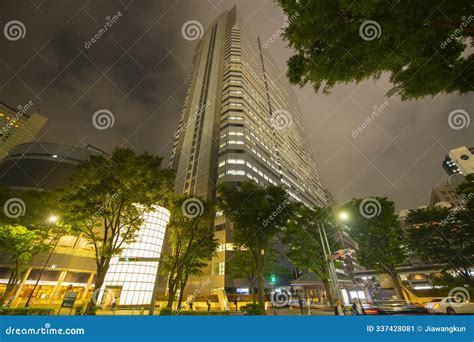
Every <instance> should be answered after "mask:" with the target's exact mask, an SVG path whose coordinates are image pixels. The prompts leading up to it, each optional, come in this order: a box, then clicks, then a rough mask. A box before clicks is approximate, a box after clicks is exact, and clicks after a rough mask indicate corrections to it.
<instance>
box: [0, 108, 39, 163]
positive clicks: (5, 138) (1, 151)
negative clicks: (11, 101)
mask: <svg viewBox="0 0 474 342" xmlns="http://www.w3.org/2000/svg"><path fill="white" fill-rule="evenodd" d="M32 106H33V101H30V102H28V103H27V104H25V105H24V106H18V109H14V108H12V107H10V106H8V105H6V104H5V103H3V102H1V101H0V159H1V158H3V157H5V156H6V155H7V154H8V151H9V150H10V149H11V148H12V147H13V146H16V145H19V144H23V143H27V142H32V141H33V140H35V138H36V136H37V135H38V133H39V132H40V131H41V129H42V128H43V127H44V125H45V124H46V122H47V121H48V119H47V118H45V117H44V116H42V115H40V114H37V113H33V114H31V115H29V114H27V112H28V111H29V110H31V107H32Z"/></svg>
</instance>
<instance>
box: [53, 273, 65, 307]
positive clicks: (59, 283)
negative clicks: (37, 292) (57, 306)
mask: <svg viewBox="0 0 474 342" xmlns="http://www.w3.org/2000/svg"><path fill="white" fill-rule="evenodd" d="M66 274H67V271H62V272H61V274H60V275H59V279H58V282H57V283H56V286H54V289H53V293H52V294H51V297H50V298H49V302H50V303H52V302H53V300H54V298H55V297H56V295H57V294H58V291H59V289H60V288H61V285H62V283H63V281H64V278H66Z"/></svg>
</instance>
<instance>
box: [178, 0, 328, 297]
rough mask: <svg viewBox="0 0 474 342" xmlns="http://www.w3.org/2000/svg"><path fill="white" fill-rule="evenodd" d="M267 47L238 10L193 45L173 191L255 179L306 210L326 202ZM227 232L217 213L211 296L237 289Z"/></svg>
mask: <svg viewBox="0 0 474 342" xmlns="http://www.w3.org/2000/svg"><path fill="white" fill-rule="evenodd" d="M264 46H266V45H265V44H264V43H263V42H262V41H261V39H260V38H259V37H258V36H257V35H256V34H254V33H253V32H252V30H251V29H250V28H249V26H248V23H244V20H243V18H242V17H241V16H240V14H239V12H238V10H237V9H236V8H235V7H234V8H232V9H231V10H229V11H225V12H224V13H222V14H221V15H220V16H219V17H218V18H217V19H216V20H215V21H214V22H213V23H212V24H211V25H210V27H209V28H208V30H207V31H206V32H204V34H203V36H202V37H201V39H200V40H199V41H198V43H197V46H196V49H195V52H194V56H193V65H192V73H191V77H190V80H189V84H188V92H187V95H186V99H185V105H184V108H183V112H182V115H181V119H180V122H179V126H178V130H177V132H176V135H175V137H176V140H175V143H174V148H173V154H172V159H171V163H172V166H173V167H174V169H175V170H176V173H177V175H176V183H175V191H176V193H178V194H188V195H190V196H199V197H204V198H210V199H213V198H215V197H216V188H217V185H218V184H220V183H223V182H243V181H248V180H252V181H255V182H256V183H258V184H260V185H262V186H265V185H269V184H273V185H285V186H286V187H287V189H288V190H287V191H288V194H289V196H290V198H291V199H293V200H295V201H299V202H302V203H305V204H306V205H308V206H311V207H314V206H322V205H325V204H326V198H325V192H324V188H323V187H322V185H321V180H320V178H319V174H318V171H317V168H316V164H315V161H314V158H313V155H312V152H311V149H310V146H309V142H308V140H307V136H306V133H305V130H304V127H303V124H302V120H301V113H300V109H299V107H298V103H297V100H296V97H295V95H294V93H293V92H292V90H291V88H290V85H289V84H288V82H287V80H286V77H285V75H284V73H282V72H280V71H279V70H278V68H277V66H276V64H275V62H274V61H273V60H272V58H271V57H270V55H269V54H268V52H267V50H266V49H265V48H264ZM231 231H232V223H231V222H229V220H227V219H226V218H225V217H223V216H222V215H220V216H219V213H218V214H217V216H216V219H215V232H216V233H215V234H216V238H218V240H219V242H220V247H219V249H218V252H217V255H216V256H215V257H214V258H213V260H212V263H211V264H210V265H209V267H208V268H207V269H206V270H204V275H203V277H201V279H202V278H204V279H208V278H209V277H211V285H210V286H211V288H210V289H209V290H210V291H211V293H212V290H213V289H223V288H236V287H237V288H238V287H239V286H240V285H239V284H238V283H236V281H235V280H234V279H231V277H230V276H229V275H227V274H226V271H225V262H226V261H227V260H228V258H229V256H230V255H231V254H232V238H231ZM193 282H194V286H199V282H200V280H199V279H192V280H191V281H190V283H189V285H190V286H191V288H192V287H193Z"/></svg>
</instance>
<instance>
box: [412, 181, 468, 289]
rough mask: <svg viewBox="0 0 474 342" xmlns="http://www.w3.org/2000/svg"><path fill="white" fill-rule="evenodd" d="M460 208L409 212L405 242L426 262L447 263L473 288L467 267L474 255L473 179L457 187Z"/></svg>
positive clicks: (433, 208) (437, 208)
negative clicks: (406, 240)
mask: <svg viewBox="0 0 474 342" xmlns="http://www.w3.org/2000/svg"><path fill="white" fill-rule="evenodd" d="M459 189H460V194H461V195H464V198H465V199H464V201H463V203H462V206H460V207H454V208H443V207H432V208H424V209H417V210H413V211H411V212H410V214H409V215H408V217H407V223H409V224H410V225H411V228H410V229H409V230H408V238H409V239H408V241H409V244H410V246H411V249H412V250H413V251H414V253H416V254H418V255H420V256H421V257H423V258H424V259H425V260H430V261H432V262H435V263H440V264H446V265H447V266H448V267H449V268H450V269H452V270H453V271H454V272H455V273H456V275H457V276H458V277H460V278H461V279H463V281H464V283H465V284H466V285H469V286H471V285H472V277H471V273H470V268H471V266H472V256H473V255H474V220H473V218H474V192H472V191H473V190H474V177H473V176H472V175H470V176H468V177H466V181H465V182H464V183H463V184H461V186H460V188H459Z"/></svg>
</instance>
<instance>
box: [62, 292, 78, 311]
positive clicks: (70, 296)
mask: <svg viewBox="0 0 474 342" xmlns="http://www.w3.org/2000/svg"><path fill="white" fill-rule="evenodd" d="M76 298H77V292H66V295H65V296H64V299H63V303H62V304H61V307H62V308H72V307H73V306H74V303H75V302H76Z"/></svg>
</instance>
